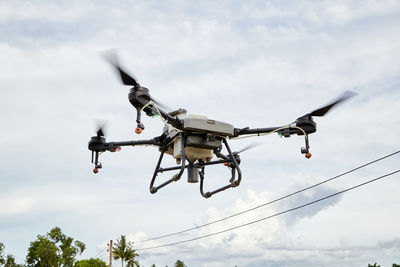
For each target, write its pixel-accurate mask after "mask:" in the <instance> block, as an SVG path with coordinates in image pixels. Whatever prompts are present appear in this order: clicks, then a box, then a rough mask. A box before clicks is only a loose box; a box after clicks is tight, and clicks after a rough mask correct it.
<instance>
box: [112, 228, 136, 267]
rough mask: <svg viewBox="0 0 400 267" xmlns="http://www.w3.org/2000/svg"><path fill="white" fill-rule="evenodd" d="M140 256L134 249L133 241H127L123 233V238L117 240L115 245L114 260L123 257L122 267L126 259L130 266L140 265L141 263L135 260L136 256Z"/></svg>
mask: <svg viewBox="0 0 400 267" xmlns="http://www.w3.org/2000/svg"><path fill="white" fill-rule="evenodd" d="M137 256H139V255H138V254H136V253H135V250H134V249H133V243H132V242H131V241H126V237H125V236H124V235H121V238H120V239H118V240H117V242H116V243H115V245H113V258H114V260H119V259H121V263H122V267H124V261H128V264H130V265H128V266H134V264H135V265H136V266H139V263H138V262H137V261H135V257H137Z"/></svg>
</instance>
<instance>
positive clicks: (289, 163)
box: [0, 0, 400, 266]
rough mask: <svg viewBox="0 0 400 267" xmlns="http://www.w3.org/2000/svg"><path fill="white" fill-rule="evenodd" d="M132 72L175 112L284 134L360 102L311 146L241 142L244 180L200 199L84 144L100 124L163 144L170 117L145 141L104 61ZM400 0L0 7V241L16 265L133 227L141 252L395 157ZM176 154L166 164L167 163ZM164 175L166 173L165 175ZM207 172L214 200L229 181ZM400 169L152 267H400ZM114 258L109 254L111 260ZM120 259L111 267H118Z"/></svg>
mask: <svg viewBox="0 0 400 267" xmlns="http://www.w3.org/2000/svg"><path fill="white" fill-rule="evenodd" d="M108 49H116V51H118V53H119V56H120V59H121V63H122V64H123V65H124V66H125V67H126V69H128V70H129V71H130V72H131V73H132V74H134V75H135V77H136V78H137V79H138V80H139V82H140V83H141V84H142V85H144V86H146V87H148V88H150V90H151V93H152V94H153V95H154V96H155V97H156V98H157V99H160V100H161V101H162V102H164V103H166V104H167V105H168V106H170V107H171V108H179V107H182V108H186V109H187V110H188V112H189V113H191V114H201V115H205V116H208V117H210V118H212V119H216V120H220V121H226V122H229V123H232V124H233V125H234V126H235V127H247V126H249V127H268V126H279V125H282V124H286V123H290V122H292V121H294V120H295V119H296V118H297V117H299V116H301V115H303V114H305V113H307V112H310V111H312V110H313V109H315V108H318V107H321V106H322V105H325V104H327V103H328V102H329V101H331V100H332V99H334V98H335V97H337V96H339V95H340V94H341V93H343V92H344V91H345V90H351V91H354V92H356V93H357V96H356V97H354V98H352V99H350V100H349V101H347V102H346V103H344V104H343V105H341V106H340V107H338V108H335V109H334V110H332V111H331V112H330V113H329V114H328V115H326V116H325V117H323V118H317V119H316V122H317V123H318V126H317V127H318V131H317V133H315V134H313V135H311V136H310V142H311V143H310V145H311V153H312V154H313V157H312V158H311V159H309V160H307V159H305V158H304V156H303V155H301V154H300V148H301V147H302V146H303V145H304V139H303V138H302V137H298V136H293V137H291V138H289V139H280V138H279V137H278V136H277V135H271V136H265V137H257V138H250V139H242V140H231V141H230V145H231V147H232V149H233V150H239V149H241V148H242V147H244V146H246V145H248V144H250V143H252V142H261V145H260V146H258V147H256V148H254V149H252V150H249V151H246V152H244V153H243V154H242V163H241V169H242V173H243V180H242V184H241V185H240V186H239V187H237V188H235V189H230V190H227V191H225V192H223V193H220V194H217V195H215V196H213V197H211V198H209V199H204V198H202V197H201V195H200V193H199V188H198V187H199V185H198V184H188V183H187V182H186V181H185V179H186V178H185V179H181V180H180V181H179V182H177V183H173V184H171V185H169V186H167V187H165V188H163V189H162V190H160V191H159V192H158V193H157V194H154V195H152V194H150V193H149V191H148V186H149V182H150V178H151V175H152V172H153V169H154V167H155V164H156V160H157V159H158V154H159V153H158V151H157V149H155V148H151V147H135V148H123V149H122V151H121V152H120V153H113V154H111V153H106V154H104V155H102V159H101V161H102V163H103V169H102V170H101V172H100V173H99V174H97V175H94V174H93V173H92V169H93V167H92V166H91V164H90V151H89V150H88V149H87V142H88V141H89V139H90V136H92V135H93V134H94V132H95V129H96V122H98V121H106V122H107V129H106V130H107V138H108V140H110V141H119V140H136V139H139V138H151V137H153V136H156V135H159V134H160V133H161V132H162V122H161V120H160V119H159V118H148V117H146V118H144V120H143V122H144V124H145V126H146V130H145V131H144V133H143V134H142V136H137V135H135V134H134V129H135V127H136V125H135V110H134V109H133V108H132V107H131V106H130V104H129V102H128V100H127V93H128V89H129V88H126V87H124V86H122V85H121V84H120V82H119V81H118V79H117V77H116V76H115V73H114V72H113V70H112V69H111V68H110V66H109V65H108V64H107V62H105V61H104V59H103V58H102V57H101V52H102V51H105V50H108ZM399 49H400V2H399V1H395V0H393V1H391V0H382V1H378V0H375V1H374V0H367V1H262V0H250V1H236V0H235V1H233V0H232V1H208V0H206V1H183V0H167V1H140V0H132V1H124V0H117V1H90V0H88V1H50V0H48V1H47V0H42V1H11V0H8V1H7V0H3V1H0V55H1V61H0V92H1V98H0V101H1V105H0V122H1V135H0V136H1V138H0V151H1V152H0V204H1V208H0V242H3V243H4V244H5V246H6V251H5V252H6V253H7V254H13V255H14V256H15V257H16V258H17V261H18V262H23V261H24V260H25V256H26V251H27V248H28V247H29V243H30V242H31V241H34V240H35V239H36V236H37V235H38V234H45V233H46V232H48V231H49V230H50V229H51V228H52V227H54V226H59V227H61V229H62V230H63V232H64V233H66V234H67V235H69V236H72V237H74V238H75V239H78V240H81V241H83V242H84V243H85V244H86V245H87V250H86V251H85V252H84V253H83V254H82V258H90V257H94V256H99V257H100V258H102V259H104V260H106V259H107V255H106V252H105V251H104V248H105V247H106V244H107V242H109V240H111V239H112V240H114V241H116V240H117V238H119V236H120V235H121V234H124V235H127V236H128V237H129V240H132V241H138V240H143V239H147V238H152V237H156V236H160V235H165V234H169V233H173V232H177V231H180V230H183V229H187V228H192V227H194V226H198V225H202V224H204V223H208V222H212V221H215V220H217V219H221V218H224V217H226V216H230V215H232V214H235V213H237V212H241V211H243V210H246V209H249V208H253V207H255V206H257V205H260V204H263V203H266V202H268V201H271V200H273V199H275V198H277V197H280V196H283V195H285V194H287V193H291V192H294V191H297V190H299V189H302V188H304V187H307V186H309V185H312V184H315V183H317V182H320V181H322V180H324V179H327V178H330V177H333V176H335V175H337V174H340V173H342V172H345V171H347V170H350V169H352V168H355V167H357V166H360V165H362V164H364V163H366V162H369V161H372V160H374V159H376V158H378V157H382V156H384V155H387V154H390V153H392V152H395V151H398V150H399V148H400V146H399V137H400V136H399V132H400V116H399V114H400V90H399V88H400V52H399ZM399 155H400V154H397V155H395V156H392V157H390V158H388V159H386V160H384V161H381V162H379V163H376V164H373V165H371V166H368V167H366V168H364V169H362V170H359V171H357V172H353V173H351V174H349V175H346V176H344V177H341V178H339V179H337V180H335V181H332V182H330V183H326V184H324V185H321V186H319V187H316V188H314V189H312V190H308V191H306V192H304V193H302V194H297V195H295V196H293V197H291V198H287V199H285V200H282V201H280V202H277V203H274V204H273V205H268V206H265V207H263V208H260V209H257V210H255V211H252V212H248V213H246V214H244V215H241V216H237V217H234V218H232V219H230V220H225V221H223V222H221V223H217V224H213V225H210V226H207V227H203V228H201V229H199V230H197V231H191V232H188V233H185V234H182V235H177V236H173V237H169V238H165V239H159V240H155V241H150V242H146V243H136V248H139V249H140V248H146V247H152V246H159V245H163V244H169V243H173V242H178V241H183V240H188V239H192V238H197V237H201V236H203V235H208V234H210V233H214V232H218V231H222V230H224V229H228V228H232V227H235V226H238V225H241V224H245V223H248V222H251V221H255V220H258V219H260V218H265V217H267V216H270V215H272V214H276V213H278V212H281V211H284V210H287V209H290V208H293V207H296V206H299V205H302V204H305V203H307V202H310V201H313V200H315V199H318V198H321V197H324V196H327V195H330V194H332V193H335V192H337V191H339V190H343V189H346V188H348V187H351V186H354V185H357V184H359V183H362V182H365V181H368V180H370V179H373V178H376V177H378V176H380V175H383V174H386V173H389V172H392V171H395V170H397V169H398V168H399V167H398V166H399V165H400V164H399ZM171 162H172V161H168V160H167V161H166V163H165V164H168V163H171ZM166 178H169V177H168V176H161V177H160V179H166ZM227 180H228V173H227V171H226V170H225V169H224V168H223V167H222V166H214V167H210V168H209V169H206V180H205V183H206V184H205V187H206V188H207V189H212V188H216V187H217V186H221V185H224V184H225V183H226V182H227ZM397 188H400V175H399V174H396V175H392V176H389V177H387V178H384V179H382V180H380V181H376V182H374V183H371V184H369V185H366V186H363V187H361V188H358V189H355V190H353V191H350V192H347V193H345V194H343V195H340V196H337V197H334V198H330V199H328V200H326V201H323V202H319V203H318V204H315V205H311V206H309V207H307V208H304V209H300V210H297V211H295V212H290V213H286V214H284V215H281V216H277V217H273V218H271V219H268V220H264V221H261V222H259V223H256V224H253V225H250V226H247V227H243V228H240V229H237V230H234V231H230V232H226V233H224V234H220V235H216V236H212V237H209V238H204V239H200V240H197V241H194V242H190V243H184V244H181V245H177V246H171V247H163V248H158V249H148V250H142V251H140V250H139V251H138V252H139V254H140V257H139V262H140V263H141V264H143V265H144V266H150V265H151V264H153V263H155V264H156V265H157V266H165V265H169V266H172V265H173V263H174V262H175V261H176V260H177V259H181V260H183V261H184V262H185V263H186V264H187V265H188V266H235V265H238V266H293V265H296V266H367V264H368V263H374V262H378V263H380V264H382V265H383V266H389V265H391V264H392V263H394V262H396V263H398V264H399V263H400V228H399V227H398V222H399V220H400V213H399V212H398V211H399V208H400V194H398V192H397ZM107 262H108V261H107ZM119 264H120V263H119V262H115V264H114V265H115V266H119Z"/></svg>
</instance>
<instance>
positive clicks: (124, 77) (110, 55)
mask: <svg viewBox="0 0 400 267" xmlns="http://www.w3.org/2000/svg"><path fill="white" fill-rule="evenodd" d="M103 56H104V58H105V59H106V60H107V61H108V62H109V63H110V64H111V65H113V67H114V68H115V69H116V70H117V71H118V73H119V75H120V77H121V81H122V83H123V84H125V85H132V86H134V87H136V86H139V83H138V82H137V81H136V80H135V78H133V76H132V75H129V74H128V73H127V72H126V71H125V70H124V69H123V68H122V67H121V65H120V64H119V62H118V56H117V53H115V51H108V52H106V53H103Z"/></svg>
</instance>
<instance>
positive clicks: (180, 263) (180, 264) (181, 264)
mask: <svg viewBox="0 0 400 267" xmlns="http://www.w3.org/2000/svg"><path fill="white" fill-rule="evenodd" d="M174 266H175V267H187V266H186V265H185V263H184V262H183V261H181V260H177V261H176V262H175V265H174Z"/></svg>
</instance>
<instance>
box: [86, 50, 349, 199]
mask: <svg viewBox="0 0 400 267" xmlns="http://www.w3.org/2000/svg"><path fill="white" fill-rule="evenodd" d="M106 59H107V60H108V62H109V63H111V65H112V66H113V68H114V69H115V70H116V71H117V73H118V75H119V76H120V79H121V81H122V83H123V84H124V85H127V86H130V87H131V88H130V90H129V94H128V99H129V102H130V103H131V104H132V106H133V107H134V108H135V109H136V123H137V127H136V129H135V133H136V134H141V133H142V132H143V130H144V129H145V127H144V125H143V123H142V121H141V115H142V113H143V112H144V113H145V114H146V115H147V116H150V117H154V116H160V118H161V120H162V121H163V123H164V127H163V132H162V134H161V135H160V136H156V137H154V138H152V139H146V140H129V141H118V142H108V141H106V138H105V134H104V131H103V127H99V128H98V130H97V134H96V136H93V137H91V139H90V141H89V144H88V148H89V150H90V151H92V163H93V164H94V169H93V172H94V173H98V172H99V169H101V168H102V164H101V163H100V162H99V156H100V155H101V154H102V153H104V152H106V151H109V152H117V151H120V150H121V147H124V146H132V147H134V146H148V145H151V146H156V147H158V149H159V151H160V156H159V159H158V161H157V164H156V167H155V170H154V173H153V176H152V178H151V181H150V188H149V189H150V192H151V193H152V194H154V193H156V192H157V191H158V190H159V189H161V188H163V187H164V186H166V185H168V184H170V183H172V182H176V181H178V180H180V179H181V177H182V175H183V173H184V171H185V170H187V181H188V182H189V183H198V182H199V180H200V193H201V195H202V196H203V197H204V198H209V197H211V196H212V195H214V194H216V193H219V192H221V191H224V190H226V189H228V188H234V187H237V186H239V185H240V182H241V180H242V172H241V170H240V167H239V166H240V163H241V159H240V156H239V153H241V152H243V151H244V150H246V149H248V148H250V146H249V147H247V148H245V149H242V150H241V151H238V152H232V150H231V148H230V146H229V144H228V139H229V140H231V139H232V140H233V139H238V138H244V137H250V136H262V135H266V134H271V133H277V134H279V135H280V136H281V137H282V136H283V137H286V138H287V137H290V136H291V135H299V136H304V138H305V147H302V148H301V153H302V154H304V155H305V157H306V158H307V159H309V158H311V153H310V145H309V138H308V135H309V134H312V133H314V132H316V130H317V128H316V123H315V121H314V120H313V117H322V116H324V115H325V114H326V113H327V112H328V111H329V110H330V109H331V108H332V107H334V106H335V105H337V104H339V103H341V102H343V101H345V100H347V99H349V98H350V97H352V96H354V95H355V93H353V92H351V91H346V92H344V93H343V94H342V95H341V96H340V97H338V98H337V99H336V100H334V101H332V102H331V103H330V104H328V105H326V106H324V107H322V108H319V109H316V110H314V111H312V112H310V113H307V114H305V115H303V116H301V117H299V118H297V119H296V120H295V121H294V122H293V123H290V124H287V125H283V126H278V127H268V128H249V127H245V128H235V127H234V126H233V125H232V124H229V123H226V122H222V121H217V120H213V119H209V118H208V117H206V116H200V115H188V114H187V111H186V110H185V109H182V108H179V109H178V110H175V111H172V112H167V111H165V109H166V108H164V107H163V105H162V104H161V103H159V102H158V101H156V100H155V99H154V98H153V97H152V96H151V95H150V93H149V89H148V88H146V87H143V86H141V85H140V84H139V83H138V82H137V80H136V79H135V78H134V77H133V76H132V75H130V74H128V73H127V72H126V71H125V70H124V69H123V68H122V66H121V65H120V64H119V62H118V58H117V55H116V54H115V53H111V54H109V55H108V57H106ZM224 148H225V150H224V151H227V152H225V154H224V153H223V152H222V151H223V149H224ZM165 154H167V155H170V156H172V157H173V158H174V159H175V160H176V166H171V167H166V168H164V167H161V163H162V161H163V157H164V155H165ZM214 157H215V159H214ZM218 164H223V165H225V166H227V167H228V169H229V170H230V179H229V183H228V184H227V185H225V186H222V187H220V188H217V189H214V190H212V191H208V192H205V190H204V175H205V168H206V167H207V166H210V165H218ZM164 172H174V173H175V174H173V176H172V178H170V179H169V180H166V181H164V182H161V183H160V184H159V185H155V181H156V178H157V176H158V174H160V173H164Z"/></svg>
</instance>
